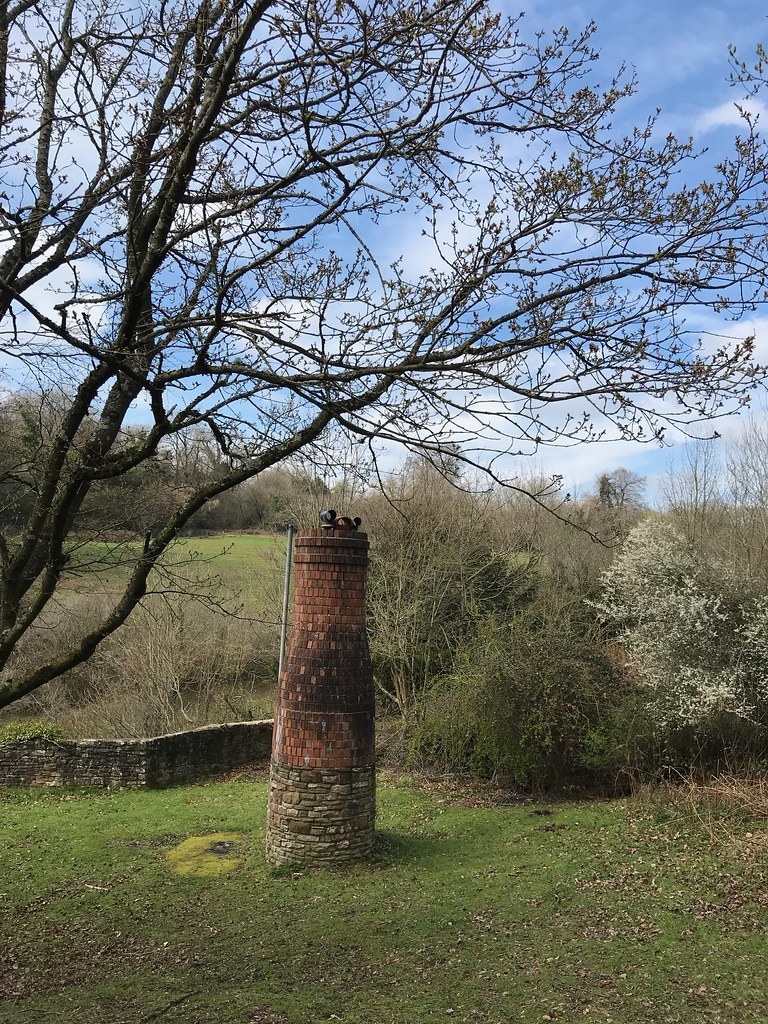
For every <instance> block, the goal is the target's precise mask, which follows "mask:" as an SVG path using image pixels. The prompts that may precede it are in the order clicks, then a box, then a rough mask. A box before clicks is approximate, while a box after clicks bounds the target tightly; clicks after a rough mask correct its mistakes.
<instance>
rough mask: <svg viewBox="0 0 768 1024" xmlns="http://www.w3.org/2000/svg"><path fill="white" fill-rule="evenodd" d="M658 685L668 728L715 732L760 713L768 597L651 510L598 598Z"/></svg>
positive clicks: (767, 660)
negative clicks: (732, 719)
mask: <svg viewBox="0 0 768 1024" xmlns="http://www.w3.org/2000/svg"><path fill="white" fill-rule="evenodd" d="M594 606H595V607H596V608H597V609H598V611H599V613H600V615H601V617H602V618H603V620H604V622H606V623H608V624H610V625H611V626H612V627H613V628H614V629H615V630H616V632H617V635H618V639H619V640H620V641H621V643H622V645H623V646H624V648H625V650H626V652H627V654H628V655H629V657H630V659H631V661H632V662H633V664H634V666H635V669H636V672H637V675H638V678H639V680H640V682H641V683H642V684H643V685H644V686H646V687H648V689H649V690H650V692H651V694H652V701H651V704H652V709H653V712H654V717H655V718H656V721H657V724H658V725H659V726H660V727H661V729H662V730H663V731H664V730H674V729H676V728H678V729H679V728H681V727H694V729H696V730H697V731H701V732H705V731H706V730H707V728H708V727H710V726H711V725H712V723H713V722H714V721H716V720H721V719H722V718H723V716H736V717H737V718H740V719H745V720H748V721H750V722H755V721H757V720H761V719H763V717H764V713H765V711H766V709H767V708H768V597H756V596H755V595H754V594H752V593H750V588H749V586H748V585H747V583H746V581H744V580H742V579H739V578H738V577H737V576H736V574H735V573H734V572H733V571H732V570H731V569H730V568H729V567H728V566H727V565H725V564H724V563H723V562H721V561H718V560H716V559H711V558H706V557H704V556H703V555H702V554H701V553H699V552H697V551H695V550H693V549H692V548H691V547H690V546H689V545H688V543H687V542H686V540H685V539H684V538H683V537H682V536H681V535H680V534H679V533H677V532H676V530H675V529H674V528H673V527H671V526H669V525H666V524H664V523H662V522H659V521H656V520H653V519H647V520H644V521H643V522H641V523H639V524H638V525H637V526H636V527H635V528H634V529H633V530H632V531H631V532H630V534H629V535H628V537H627V539H626V542H625V543H624V546H623V548H622V550H621V552H620V553H619V555H618V556H617V558H616V560H615V561H614V563H613V564H612V565H611V566H610V568H609V569H607V570H606V571H605V572H604V573H603V575H602V577H601V597H600V600H598V601H596V602H595V603H594Z"/></svg>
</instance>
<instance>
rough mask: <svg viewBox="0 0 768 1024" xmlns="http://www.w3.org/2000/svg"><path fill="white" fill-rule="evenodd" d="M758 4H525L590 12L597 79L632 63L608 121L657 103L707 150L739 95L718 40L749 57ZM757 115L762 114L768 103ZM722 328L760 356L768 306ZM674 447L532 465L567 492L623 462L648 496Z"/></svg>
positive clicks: (574, 18)
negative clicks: (750, 338) (745, 339)
mask: <svg viewBox="0 0 768 1024" xmlns="http://www.w3.org/2000/svg"><path fill="white" fill-rule="evenodd" d="M520 6H521V5H517V6H516V5H514V4H512V3H509V2H507V0H505V3H504V9H505V10H506V11H507V12H508V13H510V14H511V13H517V11H519V9H520ZM767 14H768V10H767V9H766V6H765V4H764V3H756V2H754V0H740V2H735V0H721V2H719V3H717V4H713V3H697V2H689V3H680V2H676V0H672V2H663V0H646V2H645V3H643V4H640V3H637V2H636V0H635V2H632V3H629V2H613V3H612V2H608V0H598V2H594V3H590V4H579V3H551V2H547V0H535V2H532V3H529V4H528V5H527V6H526V22H527V24H528V26H529V28H533V27H538V28H541V29H543V30H545V31H546V30H548V29H551V28H553V27H555V26H558V25H563V24H565V25H568V26H569V27H571V28H572V29H574V30H575V29H577V28H579V27H582V26H583V25H585V24H586V23H587V22H589V21H590V20H594V21H595V22H596V24H597V33H596V35H595V37H594V45H595V48H596V49H598V50H599V51H600V52H601V55H602V56H601V60H600V61H599V63H598V64H597V65H596V66H595V76H596V78H597V79H598V80H599V81H600V82H602V83H607V81H608V80H609V79H610V77H611V73H612V71H613V70H614V69H617V68H618V67H619V66H620V65H621V64H622V63H626V64H627V65H629V66H632V67H634V69H635V72H636V75H637V79H638V84H637V93H636V95H635V96H633V97H632V98H631V99H629V100H628V101H625V102H623V103H622V104H621V105H620V110H619V116H618V117H617V119H616V121H615V124H616V126H617V127H618V128H622V127H625V126H626V127H629V126H631V125H632V124H640V123H642V122H643V121H644V120H645V118H646V117H647V115H649V114H652V113H653V112H654V110H655V109H656V108H657V107H658V108H661V115H660V117H659V122H658V130H659V132H660V133H662V134H667V132H673V133H674V134H676V135H677V136H678V137H682V138H687V137H688V136H692V137H693V138H694V139H695V141H696V142H697V143H698V144H699V145H701V146H706V147H708V148H709V150H710V151H711V154H712V156H713V157H714V156H715V155H716V154H718V153H723V152H725V151H727V149H728V147H729V144H730V142H731V141H732V139H733V136H734V132H735V130H736V123H735V122H736V121H737V114H736V111H735V109H734V107H733V104H734V101H737V100H739V99H740V98H741V97H742V95H743V93H740V92H739V91H738V90H735V89H734V88H733V87H731V86H730V84H729V80H728V79H729V70H730V69H729V56H728V46H729V44H733V45H734V46H736V47H737V49H738V51H739V52H740V54H741V55H742V56H743V58H744V59H747V60H749V59H750V58H751V57H752V55H753V54H754V51H755V47H756V44H757V43H758V42H760V41H762V42H763V43H766V44H768V17H766V15H767ZM761 122H762V123H763V124H768V110H766V111H765V113H763V114H762V116H761ZM714 326H717V325H714ZM724 330H725V332H726V333H731V334H734V335H737V336H741V335H743V334H748V333H751V332H752V331H754V332H755V334H756V336H757V338H758V343H759V347H758V351H759V356H760V358H761V360H762V361H764V362H768V309H766V311H765V314H764V316H763V317H758V318H756V319H754V320H752V321H750V322H749V323H745V324H742V325H735V324H726V325H724ZM757 404H759V403H757ZM708 426H709V429H710V430H711V429H712V426H713V425H706V424H703V425H702V426H701V431H700V432H701V433H706V432H707V429H708ZM716 426H717V429H718V430H719V431H720V432H721V433H722V434H724V435H725V436H727V435H728V433H729V432H731V431H738V429H739V422H738V421H734V422H732V423H725V422H720V423H718V424H717V425H716ZM680 443H683V440H682V439H681V440H680ZM675 454H676V453H675V451H674V449H673V450H672V451H670V450H668V449H661V450H660V449H659V448H657V447H655V446H649V445H637V444H633V443H630V442H609V443H606V444H599V445H582V446H580V447H578V448H571V449H567V450H551V451H549V452H548V453H542V454H541V455H540V456H539V457H538V458H537V461H536V465H537V466H538V467H539V468H540V469H542V470H543V471H545V472H556V473H561V474H563V476H564V478H565V483H566V487H567V488H568V489H569V490H573V491H576V492H578V491H580V490H581V491H582V492H583V491H584V490H589V489H590V488H591V487H592V486H593V484H594V480H595V477H596V476H597V474H598V473H600V472H602V471H606V470H608V471H610V470H611V469H615V468H616V467H618V466H624V467H626V468H627V469H630V470H632V471H634V472H636V473H639V474H641V475H643V476H646V477H647V478H648V492H649V497H651V498H653V497H654V495H655V492H656V481H655V479H654V478H655V477H656V475H657V474H659V473H661V472H663V470H664V467H665V466H666V465H667V464H668V463H669V462H670V459H674V458H675Z"/></svg>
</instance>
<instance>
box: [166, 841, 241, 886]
mask: <svg viewBox="0 0 768 1024" xmlns="http://www.w3.org/2000/svg"><path fill="white" fill-rule="evenodd" d="M165 859H166V861H167V863H168V865H169V867H170V868H171V870H172V871H175V872H176V874H177V875H191V876H193V877H195V878H210V877H212V876H214V875H228V874H229V873H230V871H236V870H237V868H239V867H242V865H243V864H244V863H245V856H244V853H243V837H242V835H241V834H240V832H213V833H212V834H210V835H207V836H190V837H189V839H185V840H183V842H181V843H179V845H178V846H175V847H174V848H173V849H172V850H167V851H166V853H165Z"/></svg>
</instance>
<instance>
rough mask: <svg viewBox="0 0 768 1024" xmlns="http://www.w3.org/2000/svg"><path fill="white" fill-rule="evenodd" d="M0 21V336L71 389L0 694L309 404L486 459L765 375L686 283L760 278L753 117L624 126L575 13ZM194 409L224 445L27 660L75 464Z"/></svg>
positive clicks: (728, 297)
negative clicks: (690, 133) (535, 25)
mask: <svg viewBox="0 0 768 1024" xmlns="http://www.w3.org/2000/svg"><path fill="white" fill-rule="evenodd" d="M2 22H3V25H2V31H1V32H0V40H2V45H1V46H0V60H2V68H0V155H1V159H2V167H3V170H2V183H1V184H0V332H1V334H0V344H1V345H2V349H3V351H4V353H5V356H4V360H5V364H6V365H7V366H8V367H9V373H10V375H11V376H12V377H13V379H14V380H16V381H18V380H22V381H25V382H27V383H29V382H38V383H39V382H40V381H44V380H52V381H56V382H57V386H59V387H62V388H64V389H65V390H66V393H67V394H68V396H69V398H68V401H67V405H66V408H65V414H64V415H63V416H62V417H61V420H60V424H59V427H58V430H57V432H56V434H55V437H54V439H53V443H52V444H51V445H50V447H49V448H46V449H45V451H44V453H41V462H40V463H39V465H38V469H37V476H36V483H35V488H34V490H33V492H32V493H31V496H30V501H29V507H28V509H27V510H26V513H25V516H24V521H23V523H22V524H21V526H20V527H19V528H18V529H17V530H16V531H6V532H5V533H4V534H3V535H2V536H0V666H4V672H5V676H4V681H3V682H2V684H0V706H2V705H6V704H8V703H10V702H11V701H13V700H15V699H16V698H18V697H20V696H22V695H23V694H26V693H29V692H30V691H31V690H33V689H34V688H35V687H38V686H40V685H41V684H43V683H45V682H46V681H48V680H50V679H53V678H55V677H56V676H58V675H60V674H62V673H64V672H66V671H67V670H68V669H69V668H71V667H73V666H74V665H76V664H78V663H80V662H81V661H83V660H84V659H86V658H87V657H89V655H90V654H91V653H92V652H93V651H94V650H95V649H96V647H97V645H98V644H99V643H100V642H101V640H102V639H103V638H104V637H105V636H107V635H109V634H110V633H111V632H113V631H114V630H115V629H117V628H118V627H119V626H120V624H121V623H123V622H124V621H125V619H126V617H127V616H128V614H129V613H130V611H131V609H132V608H133V607H134V606H135V605H136V603H137V602H138V601H139V600H141V598H142V596H143V595H144V594H145V593H146V591H147V589H148V587H149V588H151V586H152V582H151V573H152V570H153V567H155V566H157V565H158V562H159V560H160V559H161V557H162V555H163V552H164V551H165V550H166V548H167V547H168V545H169V544H170V543H171V542H172V541H173V539H174V537H175V536H176V535H177V533H178V531H179V530H180V529H181V528H182V527H183V525H184V524H185V523H186V522H187V521H188V520H189V518H190V517H191V516H192V515H193V514H194V513H195V512H196V511H197V510H199V509H200V508H201V507H202V506H203V505H204V504H205V503H206V502H208V501H211V500H213V499H215V498H216V496H217V495H218V494H220V493H222V492H224V491H225V490H227V489H229V488H230V487H232V486H234V485H236V484H238V483H240V482H242V481H244V480H246V479H249V478H252V477H254V476H256V475H257V474H259V473H261V472H263V471H264V470H266V469H268V468H269V467H271V466H275V465H277V464H279V463H281V462H282V461H283V460H285V459H286V458H289V457H290V456H292V455H294V454H295V453H297V452H300V451H302V450H306V449H308V448H309V447H310V446H312V445H318V444H322V440H323V436H324V433H325V432H326V431H327V430H329V429H330V428H331V427H334V426H335V427H338V428H340V429H342V430H343V431H346V432H348V433H350V434H351V435H354V436H356V437H357V438H358V439H359V440H361V441H362V442H364V443H366V444H368V445H369V446H370V447H371V448H372V449H374V450H376V449H377V448H378V447H379V446H381V445H388V444H393V443H399V444H401V445H403V446H405V447H406V448H409V449H421V450H426V451H427V452H430V453H432V455H433V456H434V457H436V458H437V457H438V456H439V455H440V452H441V451H447V452H448V453H449V454H451V455H453V454H455V453H456V452H457V451H458V452H460V457H461V458H462V459H463V460H466V461H469V462H474V463H490V468H491V471H492V472H495V473H496V475H497V476H498V475H501V470H500V469H498V468H496V469H495V470H494V468H493V467H494V466H496V467H499V466H500V465H501V463H499V462H498V458H497V459H496V461H495V462H494V461H493V459H494V457H495V456H496V457H498V456H500V455H501V454H502V453H503V452H506V451H509V452H518V451H521V450H525V451H534V450H536V449H537V448H538V446H540V445H542V444H546V443H548V442H553V441H556V442H560V443H577V442H579V441H582V440H585V439H589V438H591V437H594V436H597V435H600V434H601V433H603V432H604V431H606V430H608V431H614V432H617V433H619V434H621V435H622V436H625V437H636V438H640V439H649V438H651V439H652V438H655V437H659V436H660V435H661V434H662V432H663V429H664V422H665V420H667V419H670V418H672V419H674V418H676V417H677V418H685V417H686V416H688V415H692V416H697V417H699V416H710V415H713V414H717V413H720V412H722V411H725V410H726V409H727V408H729V407H732V406H733V405H734V404H737V403H738V402H739V400H740V399H741V398H742V397H743V396H744V393H745V391H746V390H748V389H749V388H750V387H752V386H753V385H754V381H755V370H754V368H753V367H752V366H751V365H750V362H749V360H750V348H751V345H750V341H749V339H746V340H745V341H744V343H743V344H739V345H735V346H733V347H731V348H726V347H713V346H710V345H700V344H699V343H698V339H697V337H696V336H695V335H689V334H688V333H687V331H686V329H685V326H684V315H685V311H686V310H687V309H689V308H691V307H699V308H700V307H702V306H704V307H707V308H708V309H710V310H723V309H727V310H728V312H729V315H732V316H738V314H739V313H740V312H742V311H743V310H745V309H750V308H752V307H753V304H754V303H755V302H757V301H759V300H760V299H761V298H762V295H763V294H764V288H765V251H764V239H763V225H764V219H765V211H766V200H765V192H764V181H765V170H766V167H765V154H764V149H763V143H762V141H761V139H760V137H759V135H757V134H756V133H754V132H752V131H750V128H749V125H748V124H747V125H746V127H745V135H744V137H743V138H742V139H741V140H740V141H739V142H738V145H737V147H736V149H735V150H734V153H733V155H732V157H731V158H729V159H725V160H724V161H722V163H721V164H720V165H719V166H718V167H717V168H716V169H714V170H712V171H711V172H710V174H709V177H708V178H707V180H706V181H704V182H703V183H694V182H693V180H692V177H691V176H692V174H693V170H692V167H691V165H692V164H693V162H694V160H695V154H694V153H693V152H692V150H691V147H690V146H689V145H688V144H686V143H680V142H678V141H676V140H675V139H673V138H668V139H666V140H664V141H662V142H661V144H660V145H659V146H658V147H654V145H653V142H652V136H653V124H652V123H647V124H642V125H640V126H639V127H638V128H637V129H636V130H635V131H633V132H631V133H630V134H629V135H628V136H627V137H619V136H618V134H617V133H616V132H615V131H613V130H612V129H611V118H612V115H613V113H614V109H615V107H616V105H617V103H619V102H620V101H621V99H622V98H623V97H624V96H626V95H627V94H629V93H630V92H631V91H632V90H633V83H632V82H631V81H628V80H626V77H625V76H624V75H623V74H622V73H620V74H619V76H618V77H617V78H616V79H615V80H613V81H611V82H609V83H608V85H607V87H606V88H601V87H599V86H598V85H597V84H595V83H592V82H591V78H590V75H591V71H592V68H593V66H594V60H595V56H596V54H595V52H594V51H593V48H592V43H591V36H592V33H593V27H592V26H589V27H587V29H586V30H584V31H583V32H577V33H576V34H570V33H569V32H568V31H567V30H566V29H561V30H558V31H555V32H553V33H552V34H551V36H549V37H546V36H544V35H542V34H539V33H534V32H530V33H528V34H526V33H527V29H526V26H525V24H524V22H523V21H522V20H521V19H513V20H512V21H506V20H504V19H502V18H500V17H499V16H498V15H497V14H495V13H494V12H493V11H491V10H490V9H489V8H488V7H487V6H486V5H485V4H484V3H482V2H476V0H441V2H439V3H437V2H434V0H416V3H413V2H410V0H409V2H407V3H406V2H404V0H366V2H365V3H363V4H356V3H348V4H339V3H337V2H336V0H312V2H310V3H306V2H303V0H302V2H301V3H298V2H293V0H275V2H271V0H256V2H255V3H246V2H245V0H221V2H219V3H215V4H214V3H212V2H211V0H168V2H166V0H148V2H147V3H146V4H142V5H139V6H136V5H130V4H126V3H124V2H123V0H77V2H76V0H65V2H64V3H63V5H59V4H58V3H56V4H55V3H53V2H51V0H8V2H7V3H4V4H3V7H2ZM686 182H688V184H686ZM414 228H415V229H416V230H415V231H414ZM405 246H410V248H411V250H416V248H417V247H418V251H411V252H409V253H408V255H407V257H404V258H402V259H401V258H400V257H401V256H402V252H403V248H404V247H405ZM414 266H417V269H415V270H414V269H413V267H414ZM672 398H673V399H674V401H671V400H670V399H672ZM137 407H138V408H137ZM132 410H133V411H132ZM141 416H143V423H144V425H145V427H146V429H145V430H144V431H142V432H141V433H140V434H130V433H128V434H127V433H126V427H127V426H128V425H130V424H131V423H132V422H134V423H135V422H136V421H137V419H140V418H141ZM86 424H87V425H88V429H85V425H86ZM193 429H199V430H203V431H205V432H206V433H207V434H208V436H209V441H210V444H211V445H215V447H216V448H217V450H218V451H219V453H220V456H221V458H220V460H219V461H218V464H217V471H216V472H215V473H214V474H213V475H212V476H210V477H208V478H206V479H205V480H203V481H201V482H200V483H199V484H198V485H197V486H195V487H193V488H191V489H190V490H189V491H188V492H185V494H184V496H183V497H182V498H180V499H179V501H178V503H177V505H176V507H175V508H174V509H173V511H172V512H171V513H170V514H169V515H168V516H167V518H166V519H165V521H164V522H163V523H162V525H160V526H159V527H158V528H157V529H156V530H155V531H154V532H152V534H151V536H149V537H147V538H146V543H145V544H144V545H143V546H141V547H140V549H139V551H138V553H137V556H136V559H135V564H134V567H133V570H132V572H131V575H130V578H129V579H128V581H127V583H126V585H125V588H124V591H123V592H122V593H121V594H120V595H119V596H118V597H117V598H116V600H115V602H114V604H113V606H112V607H111V608H110V609H109V610H108V611H107V613H106V614H105V616H104V618H103V621H102V622H101V623H100V624H99V625H98V626H97V628H95V629H92V630H91V631H89V632H88V633H86V634H85V635H83V636H78V637H76V638H73V641H72V644H71V646H70V648H69V649H68V650H67V651H65V652H64V653H63V654H62V655H60V656H57V657H56V658H55V659H52V660H49V661H44V662H41V663H40V664H39V665H37V666H36V667H33V668H31V669H28V670H25V671H24V672H16V671H15V669H14V652H15V651H16V650H17V648H18V645H19V644H23V642H24V637H25V635H26V634H27V633H28V631H29V630H30V629H32V628H33V627H34V624H35V622H36V621H37V619H38V617H39V616H40V615H41V613H42V612H43V611H44V609H45V608H46V606H47V605H48V603H49V602H51V600H52V599H54V598H55V595H56V594H57V592H58V590H59V589H60V587H61V586H62V583H65V582H66V575H67V571H68V569H67V564H68V563H67V559H68V544H69V542H70V540H71V537H72V532H73V530H75V529H76V528H77V524H78V514H79V511H80V510H81V508H82V507H83V505H84V502H85V501H86V498H87V496H88V495H89V493H90V492H91V491H92V490H93V489H94V488H95V487H97V486H98V484H99V482H100V481H104V480H107V479H113V478H118V477H121V476H122V475H123V474H125V473H127V472H129V471H130V470H132V469H133V468H134V467H136V466H139V465H141V464H142V463H143V462H145V461H146V460H147V459H150V458H152V457H154V456H155V454H156V453H157V452H158V451H162V448H163V445H164V444H165V443H167V439H168V438H171V437H173V436H174V435H179V434H182V433H183V432H185V431H189V430H193Z"/></svg>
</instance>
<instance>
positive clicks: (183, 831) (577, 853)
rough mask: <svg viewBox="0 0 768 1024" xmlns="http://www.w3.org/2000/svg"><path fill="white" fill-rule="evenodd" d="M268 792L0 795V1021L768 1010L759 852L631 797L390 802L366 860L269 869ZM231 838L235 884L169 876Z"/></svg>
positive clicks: (646, 1018) (415, 795) (501, 1021)
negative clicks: (206, 837)
mask: <svg viewBox="0 0 768 1024" xmlns="http://www.w3.org/2000/svg"><path fill="white" fill-rule="evenodd" d="M265 799H266V784H264V783H252V782H248V783H246V782H241V783H237V782H233V783H226V784H209V785H206V786H197V787H188V788H180V789H174V790H168V791H164V792H146V793H145V792H124V793H107V792H63V791H58V792H44V793H41V792H39V791H37V792H30V791H17V792H10V791H6V792H4V793H0V820H1V821H2V834H3V843H2V847H1V848H0V879H2V882H1V884H0V933H1V934H2V935H3V938H4V949H3V952H2V957H1V958H0V964H1V965H2V968H1V969H0V993H1V994H0V999H2V1000H3V1001H2V1002H0V1020H1V1021H2V1022H3V1024H22V1022H23V1024H33V1022H34V1024H54V1022H55V1024H62V1022H71V1024H75V1022H77V1024H80V1022H82V1021H89V1022H91V1024H122V1022H125V1024H128V1022H130V1024H139V1022H144V1021H153V1020H162V1021H163V1022H167V1024H171V1022H176V1024H180V1022H184V1024H198V1022H200V1024H202V1022H215V1024H234V1022H240V1024H257V1022H258V1024H309V1022H316V1021H344V1022H347V1024H421V1022H438V1021H440V1022H445V1021H449V1020H450V1021H460V1022H465V1024H473V1022H486V1024H491V1022H493V1024H497V1022H498V1024H506V1022H508V1021H526V1022H540V1021H561V1022H574V1024H575V1022H577V1021H585V1020H587V1021H601V1022H615V1024H640V1022H649V1024H651V1022H653V1024H673V1022H674V1024H693V1022H696V1024H698V1022H705V1024H706V1022H710V1024H715V1022H717V1024H745V1022H756V1024H757V1022H762V1021H763V1020H765V1007H766V1005H767V1003H768V942H767V941H766V933H767V932H768V896H767V895H766V894H767V893H768V886H767V885H766V870H767V869H768V844H767V843H766V842H765V835H764V834H763V835H762V837H761V834H760V832H759V831H758V829H764V827H765V822H762V823H761V824H760V826H759V827H756V826H755V824H754V823H752V824H751V825H748V824H747V823H743V824H741V825H736V824H731V825H729V826H728V829H727V830H722V831H721V832H720V833H719V841H716V842H713V837H712V834H711V833H710V831H708V830H705V829H702V828H701V826H700V825H699V824H698V823H697V822H696V820H695V817H694V818H692V817H691V816H690V815H688V814H686V813H684V812H681V811H676V810H669V809H667V808H665V807H660V808H656V809H654V807H652V806H647V805H644V804H639V803H636V802H632V801H630V802H594V803H571V804H561V805H558V804H553V805H550V806H548V807H542V806H538V805H535V804H527V805H514V806H466V805H459V804H457V803H456V802H454V801H452V800H450V799H448V798H447V797H446V795H445V794H441V793H434V794H429V793H423V792H417V791H414V790H413V789H411V788H409V787H407V786H403V785H398V786H382V787H381V789H380V817H379V829H380V833H379V849H378V853H377V856H376V859H375V861H374V862H373V863H371V864H369V865H363V866H360V867H357V868H354V869H347V870H343V871H339V872H329V873H323V874H315V873H311V872H295V873H291V872H286V871H279V872H273V871H271V870H270V869H269V868H268V867H267V865H266V864H265V862H264V859H263V853H262V850H263V842H264V819H265ZM213 832H237V833H241V834H242V835H243V837H244V843H245V849H246V852H247V858H246V862H245V864H244V866H243V867H242V868H240V869H239V870H237V871H236V872H235V873H233V874H228V875H219V876H216V877H188V876H180V875H178V874H175V873H173V871H172V870H171V869H170V867H169V865H168V862H167V860H166V856H165V853H166V851H168V850H170V849H172V848H173V847H175V846H176V845H177V844H178V843H179V841H180V840H183V839H185V838H187V837H189V836H193V835H201V834H205V833H213Z"/></svg>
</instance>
